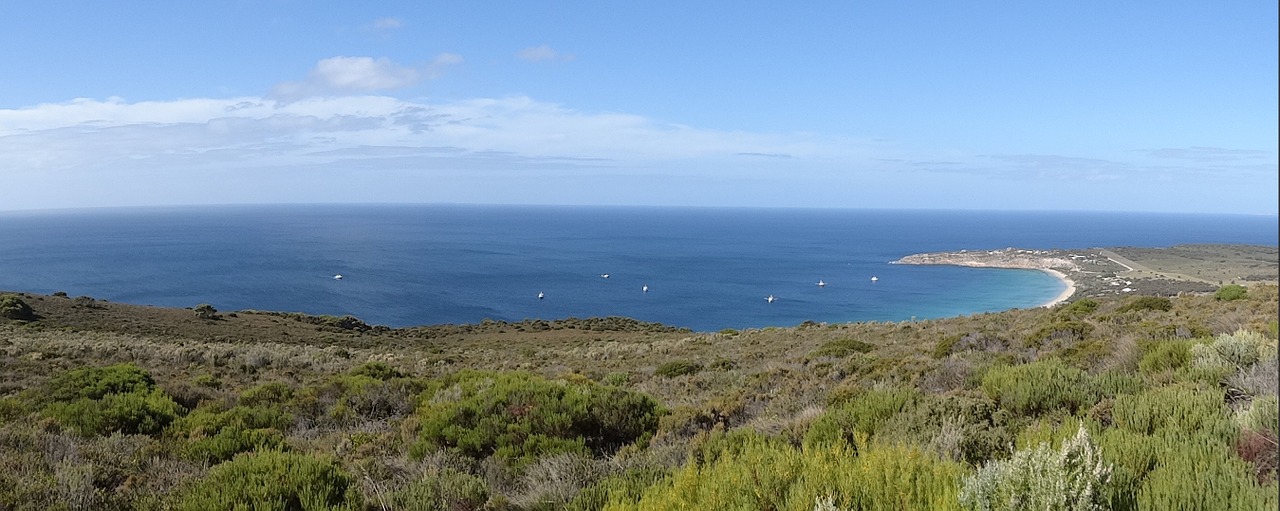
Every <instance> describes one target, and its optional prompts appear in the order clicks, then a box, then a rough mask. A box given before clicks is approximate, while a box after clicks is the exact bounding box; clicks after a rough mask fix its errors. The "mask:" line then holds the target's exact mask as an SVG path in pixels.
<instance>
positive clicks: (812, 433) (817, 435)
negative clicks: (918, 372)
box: [804, 387, 918, 447]
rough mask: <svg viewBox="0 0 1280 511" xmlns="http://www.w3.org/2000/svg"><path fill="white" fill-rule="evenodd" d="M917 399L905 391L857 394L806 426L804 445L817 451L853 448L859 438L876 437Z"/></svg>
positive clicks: (888, 390)
mask: <svg viewBox="0 0 1280 511" xmlns="http://www.w3.org/2000/svg"><path fill="white" fill-rule="evenodd" d="M917 396H918V392H917V391H916V390H915V389H913V388H904V387H891V388H886V389H871V390H863V391H860V392H857V393H856V394H854V395H853V396H851V397H849V398H848V400H847V401H845V402H843V403H839V404H835V405H833V406H831V407H829V408H827V410H826V412H824V413H823V414H822V416H821V417H818V419H817V420H815V421H814V422H813V424H812V425H810V426H809V430H808V431H807V432H806V433H805V436H804V445H805V446H806V447H817V446H820V445H826V444H831V443H839V442H843V443H845V444H848V445H854V444H856V440H855V439H856V438H857V437H858V435H864V436H867V437H869V436H872V435H875V434H876V433H877V432H878V431H879V429H880V426H881V425H882V424H884V423H885V422H886V421H888V420H889V418H891V417H893V416H894V415H896V414H897V413H898V412H901V411H903V410H904V409H905V408H907V406H908V403H911V402H913V401H914V400H915V399H916V398H917Z"/></svg>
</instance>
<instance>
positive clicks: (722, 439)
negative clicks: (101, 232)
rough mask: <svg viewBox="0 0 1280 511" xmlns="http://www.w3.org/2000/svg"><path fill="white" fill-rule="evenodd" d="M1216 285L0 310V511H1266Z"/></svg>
mask: <svg viewBox="0 0 1280 511" xmlns="http://www.w3.org/2000/svg"><path fill="white" fill-rule="evenodd" d="M1272 250H1273V252H1274V249H1272ZM1116 252H1117V253H1120V252H1119V251H1118V250H1116ZM1131 255H1133V254H1129V253H1126V255H1125V257H1126V258H1127V259H1129V260H1131V261H1136V260H1141V257H1140V256H1139V257H1138V259H1133V258H1131V257H1129V256H1131ZM1273 259H1274V258H1273ZM1272 262H1273V263H1274V260H1273V261H1272ZM1148 267H1149V268H1160V270H1159V271H1160V272H1162V274H1164V275H1171V274H1175V273H1176V274H1183V273H1188V272H1190V274H1192V275H1194V274H1195V271H1196V270H1195V269H1187V270H1186V271H1172V270H1170V269H1168V268H1167V267H1161V266H1159V265H1154V266H1152V265H1148ZM1272 268H1273V269H1272V270H1271V271H1272V273H1267V275H1274V266H1272ZM1203 271H1204V270H1201V272H1203ZM1265 271H1266V270H1265V268H1264V269H1262V270H1258V271H1257V272H1255V273H1257V274H1263V273H1264V272H1265ZM1228 282H1229V281H1228ZM1225 285H1226V284H1224V286H1225ZM1106 286H1107V288H1110V287H1115V286H1110V285H1109V284H1107V285H1106ZM1134 287H1137V286H1134ZM1143 287H1144V288H1145V287H1147V286H1143ZM1102 289H1106V288H1102ZM1139 289H1140V290H1142V288H1139ZM1241 289H1242V290H1243V292H1237V290H1235V289H1234V288H1228V287H1223V288H1219V287H1217V286H1214V287H1213V288H1212V289H1210V290H1209V291H1211V292H1212V293H1205V294H1197V293H1186V292H1184V293H1182V294H1181V295H1180V296H1152V295H1143V296H1139V295H1141V294H1142V293H1141V292H1130V293H1100V294H1098V295H1085V296H1081V295H1077V296H1076V297H1075V298H1076V299H1075V300H1074V301H1072V302H1070V303H1065V304H1061V305H1058V306H1055V307H1051V308H1035V309H1027V310H1011V311H1006V312H1000V313H989V314H979V315H972V316H964V317H956V318H947V319H938V320H927V321H915V322H868V323H852V324H818V323H805V324H801V325H797V326H793V327H786V328H763V329H751V330H744V331H734V330H726V331H722V332H716V333H695V332H690V331H688V330H682V329H677V328H670V327H665V326H662V325H656V324H649V323H641V322H636V321H632V320H628V319H624V318H600V319H565V320H557V321H543V320H530V321H523V322H518V323H508V322H484V323H481V324H475V325H440V326H431V327H418V328H403V329H389V328H383V327H377V326H370V325H366V324H364V323H363V322H361V321H359V320H357V319H355V318H333V317H317V316H308V315H304V314H294V313H272V312H258V311H237V312H234V313H227V312H219V313H216V314H214V315H212V316H211V317H199V316H198V315H197V314H196V313H195V312H194V311H193V310H190V309H164V308H154V307H142V306H135V305H128V304H119V303H108V302H103V301H100V300H93V299H90V298H87V297H81V298H73V297H65V296H43V295H34V294H23V293H15V294H12V295H11V296H12V297H13V299H12V300H10V303H13V302H14V301H15V300H16V301H21V302H22V303H24V304H27V305H28V306H29V307H30V315H28V316H26V317H24V318H19V319H6V318H3V317H0V368H2V369H3V370H2V371H0V509H63V508H64V509H72V508H88V509H173V508H178V509H230V508H232V507H233V506H234V505H235V504H236V503H237V502H240V503H248V502H252V503H255V504H257V505H259V506H261V507H263V508H267V509H303V508H305V509H331V508H332V509H676V508H686V509H729V508H735V509H797V510H799V509H803V510H806V511H807V510H810V509H815V510H816V509H824V510H825V509H963V508H968V509H976V508H981V507H983V506H986V508H989V509H1018V508H1025V507H1026V506H1029V505H1032V504H1034V503H1046V504H1045V506H1046V507H1045V508H1047V509H1067V508H1068V507H1067V506H1069V505H1074V504H1078V503H1083V504H1081V505H1080V506H1079V507H1071V508H1072V509H1175V508H1176V509H1264V508H1274V507H1275V506H1276V500H1275V495H1276V489H1277V483H1276V465H1277V449H1276V442H1277V436H1278V435H1277V421H1278V419H1277V411H1276V409H1277V404H1276V403H1277V400H1276V394H1277V383H1276V381H1277V357H1276V338H1277V330H1278V329H1280V326H1278V324H1277V314H1278V313H1277V310H1278V309H1277V308H1278V307H1280V303H1278V301H1277V294H1278V293H1277V287H1276V286H1275V284H1274V282H1273V283H1270V284H1264V283H1252V282H1250V283H1249V285H1247V286H1243V287H1242V288H1241ZM1220 290H1221V291H1220ZM1225 291H1230V292H1225ZM0 294H3V293H0ZM1174 294H1177V293H1174ZM193 305H194V304H193ZM6 310H7V309H6ZM14 315H15V316H16V315H18V313H17V312H15V313H14ZM1064 460H1065V461H1064ZM1037 487H1042V488H1043V487H1055V488H1059V489H1060V490H1059V491H1054V492H1050V493H1045V492H1036V491H1034V488H1037ZM1017 499H1021V500H1017Z"/></svg>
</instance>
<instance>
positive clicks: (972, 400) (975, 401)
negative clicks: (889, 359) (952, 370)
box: [876, 394, 1017, 465]
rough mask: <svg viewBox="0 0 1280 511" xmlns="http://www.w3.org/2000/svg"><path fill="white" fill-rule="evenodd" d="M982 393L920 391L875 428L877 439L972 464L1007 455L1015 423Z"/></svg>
mask: <svg viewBox="0 0 1280 511" xmlns="http://www.w3.org/2000/svg"><path fill="white" fill-rule="evenodd" d="M1009 419H1010V414H1009V413H1008V412H1006V411H1001V410H1000V408H999V407H998V406H997V405H996V403H995V402H994V401H992V400H990V399H987V398H986V397H984V396H968V395H956V394H946V395H929V394H924V395H920V396H918V397H916V398H915V399H913V400H911V401H909V402H907V403H905V404H904V405H903V407H902V410H901V411H899V412H898V413H896V414H894V415H893V416H891V417H889V418H888V419H886V420H885V421H884V422H883V423H881V424H880V425H879V426H878V427H877V428H876V435H877V438H879V439H881V440H883V441H886V442H902V443H906V444H909V445H921V446H925V447H926V448H927V449H929V450H930V451H933V452H935V453H937V454H939V455H940V456H943V457H944V458H947V459H953V460H960V461H964V462H966V463H969V464H972V465H978V464H981V463H982V462H984V461H987V460H988V459H991V458H992V457H993V456H998V455H1005V454H1008V449H1009V444H1010V443H1011V442H1012V441H1013V437H1014V433H1015V431H1016V427H1017V424H1014V423H1011V422H1010V420H1009Z"/></svg>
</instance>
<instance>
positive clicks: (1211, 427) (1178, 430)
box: [1112, 384, 1237, 445]
mask: <svg viewBox="0 0 1280 511" xmlns="http://www.w3.org/2000/svg"><path fill="white" fill-rule="evenodd" d="M1112 421H1113V423H1112V424H1113V425H1114V426H1115V427H1117V428H1121V429H1126V430H1129V431H1132V432H1134V433H1138V434H1143V435H1157V436H1159V435H1168V436H1169V437H1171V438H1185V437H1187V436H1190V435H1203V436H1206V437H1208V438H1211V439H1214V440H1215V441H1218V442H1220V443H1222V444H1223V445H1230V444H1231V443H1232V442H1234V440H1235V434H1236V431H1237V428H1236V427H1235V425H1234V424H1233V423H1232V422H1231V418H1230V416H1229V415H1228V413H1227V408H1226V405H1225V404H1224V403H1223V400H1222V393H1221V392H1219V391H1217V390H1209V389H1204V388H1198V387H1195V386H1192V385H1187V384H1177V385H1170V386H1165V387H1158V388H1155V389H1151V390H1148V391H1146V392H1143V393H1141V394H1137V395H1120V396H1117V397H1116V400H1115V406H1114V407H1113V408H1112Z"/></svg>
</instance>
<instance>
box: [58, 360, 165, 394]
mask: <svg viewBox="0 0 1280 511" xmlns="http://www.w3.org/2000/svg"><path fill="white" fill-rule="evenodd" d="M153 388H155V381H154V380H152V379H151V375H150V374H147V372H146V371H143V370H142V369H141V368H139V367H138V366H136V365H133V364H117V365H113V366H106V367H86V368H82V369H72V370H70V371H67V372H65V373H62V374H59V375H57V376H55V377H54V378H53V380H51V381H50V382H49V385H48V386H47V392H46V396H47V398H48V399H49V400H52V401H74V400H76V399H81V398H85V399H102V397H103V396H106V395H107V394H127V393H130V392H146V391H150V390H151V389H153Z"/></svg>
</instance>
